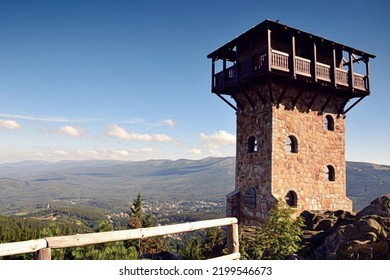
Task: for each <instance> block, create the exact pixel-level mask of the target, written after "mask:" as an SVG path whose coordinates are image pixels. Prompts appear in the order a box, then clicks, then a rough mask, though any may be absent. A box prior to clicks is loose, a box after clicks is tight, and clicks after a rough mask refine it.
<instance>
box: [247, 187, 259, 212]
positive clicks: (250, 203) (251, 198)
mask: <svg viewBox="0 0 390 280" xmlns="http://www.w3.org/2000/svg"><path fill="white" fill-rule="evenodd" d="M244 205H245V207H248V208H255V207H256V190H255V189H254V188H252V187H248V188H246V190H245V193H244Z"/></svg>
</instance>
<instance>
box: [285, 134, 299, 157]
mask: <svg viewBox="0 0 390 280" xmlns="http://www.w3.org/2000/svg"><path fill="white" fill-rule="evenodd" d="M286 151H287V152H290V153H298V140H297V138H296V137H295V136H292V135H290V136H288V137H287V139H286Z"/></svg>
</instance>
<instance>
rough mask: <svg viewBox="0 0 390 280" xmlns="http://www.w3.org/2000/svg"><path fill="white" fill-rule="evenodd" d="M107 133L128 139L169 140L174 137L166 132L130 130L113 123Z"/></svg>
mask: <svg viewBox="0 0 390 280" xmlns="http://www.w3.org/2000/svg"><path fill="white" fill-rule="evenodd" d="M107 135H108V136H110V137H114V138H118V139H122V140H128V141H156V142H169V141H172V138H171V137H169V136H168V135H165V134H152V135H151V134H140V133H137V132H132V131H130V132H128V131H126V129H125V128H123V127H120V126H118V125H117V124H112V125H110V126H109V127H108V129H107Z"/></svg>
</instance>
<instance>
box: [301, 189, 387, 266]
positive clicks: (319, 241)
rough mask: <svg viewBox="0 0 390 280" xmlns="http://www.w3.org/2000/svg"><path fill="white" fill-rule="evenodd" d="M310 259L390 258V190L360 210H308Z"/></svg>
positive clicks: (306, 237) (304, 215) (305, 214)
mask: <svg viewBox="0 0 390 280" xmlns="http://www.w3.org/2000/svg"><path fill="white" fill-rule="evenodd" d="M301 217H302V218H303V219H304V221H305V225H306V229H305V231H304V238H303V242H304V243H305V245H306V250H305V251H303V252H302V253H301V255H302V256H303V257H305V258H307V259H390V194H388V195H385V196H382V197H379V198H377V199H375V200H374V201H372V202H371V204H370V205H369V206H367V207H366V208H364V209H363V210H361V211H360V212H358V213H354V212H347V211H342V210H339V211H325V212H313V211H312V212H309V211H304V212H302V214H301Z"/></svg>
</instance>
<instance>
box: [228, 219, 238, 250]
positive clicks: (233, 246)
mask: <svg viewBox="0 0 390 280" xmlns="http://www.w3.org/2000/svg"><path fill="white" fill-rule="evenodd" d="M227 243H228V251H229V254H233V253H239V252H240V247H239V244H240V243H239V235H238V224H232V225H229V226H228V227H227Z"/></svg>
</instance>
